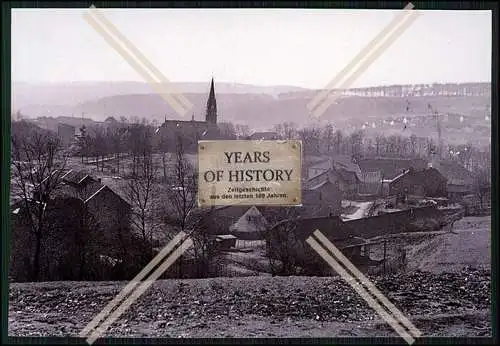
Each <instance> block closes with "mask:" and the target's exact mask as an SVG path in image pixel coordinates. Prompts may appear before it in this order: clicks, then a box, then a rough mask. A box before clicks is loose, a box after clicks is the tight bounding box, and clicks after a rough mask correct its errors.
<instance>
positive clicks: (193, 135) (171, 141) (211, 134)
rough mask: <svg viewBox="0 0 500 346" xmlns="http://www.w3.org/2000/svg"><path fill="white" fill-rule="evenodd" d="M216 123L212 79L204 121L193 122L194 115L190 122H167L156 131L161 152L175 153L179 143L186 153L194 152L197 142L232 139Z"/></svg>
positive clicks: (215, 104) (215, 105)
mask: <svg viewBox="0 0 500 346" xmlns="http://www.w3.org/2000/svg"><path fill="white" fill-rule="evenodd" d="M221 125H223V124H219V123H217V100H216V97H215V87H214V79H213V78H212V82H211V85H210V93H209V95H208V100H207V106H206V113H205V121H198V120H194V114H193V117H192V118H191V120H190V121H189V120H188V121H185V120H167V119H165V121H164V123H163V124H162V125H161V126H160V128H159V129H158V132H159V133H158V134H159V136H158V137H157V138H159V140H160V143H159V147H160V149H161V150H162V151H166V152H172V151H175V148H176V145H177V143H178V142H179V141H181V143H182V146H183V148H184V150H185V151H187V152H196V151H197V144H198V141H199V140H220V139H232V138H229V137H231V136H228V134H227V133H226V132H225V131H224V130H223V128H221Z"/></svg>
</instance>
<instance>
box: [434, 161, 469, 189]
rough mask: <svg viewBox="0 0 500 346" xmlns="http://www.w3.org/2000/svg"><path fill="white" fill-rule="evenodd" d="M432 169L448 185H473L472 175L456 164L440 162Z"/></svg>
mask: <svg viewBox="0 0 500 346" xmlns="http://www.w3.org/2000/svg"><path fill="white" fill-rule="evenodd" d="M433 168H436V169H437V170H438V171H439V172H440V173H441V174H442V175H443V176H444V177H445V178H446V179H447V180H448V183H449V184H454V185H471V184H473V183H474V174H473V173H472V172H471V171H469V170H467V169H466V168H465V167H464V166H462V165H460V164H458V163H457V162H454V161H444V160H442V161H439V162H438V163H437V165H436V167H433Z"/></svg>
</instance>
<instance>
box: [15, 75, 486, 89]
mask: <svg viewBox="0 0 500 346" xmlns="http://www.w3.org/2000/svg"><path fill="white" fill-rule="evenodd" d="M214 81H215V84H232V85H242V86H251V87H260V88H271V87H288V88H297V89H304V91H307V90H322V89H324V88H312V87H306V86H299V85H293V84H279V83H277V84H252V83H242V82H230V81H225V80H219V81H217V79H215V78H214ZM14 83H18V84H28V85H33V86H34V85H47V84H52V85H64V84H73V83H75V84H92V83H108V84H120V83H134V84H142V85H146V84H148V83H146V82H143V81H138V80H112V81H109V80H75V81H36V82H29V81H22V80H11V86H12V84H14ZM171 83H176V84H205V83H210V80H207V81H172V82H171ZM157 84H161V83H157ZM447 84H491V80H490V81H477V80H476V81H460V82H457V81H453V82H452V81H446V82H443V81H439V82H428V83H406V84H400V83H399V84H396V83H393V84H378V85H370V86H368V85H367V86H359V87H351V88H347V89H346V90H355V89H369V88H384V87H393V86H418V85H431V86H432V85H447Z"/></svg>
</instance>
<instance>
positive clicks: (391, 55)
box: [11, 9, 492, 88]
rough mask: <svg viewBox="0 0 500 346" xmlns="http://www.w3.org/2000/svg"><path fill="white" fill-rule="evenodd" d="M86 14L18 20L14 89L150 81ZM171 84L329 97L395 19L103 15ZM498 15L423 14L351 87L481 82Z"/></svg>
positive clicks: (184, 12)
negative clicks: (326, 91) (307, 91)
mask: <svg viewBox="0 0 500 346" xmlns="http://www.w3.org/2000/svg"><path fill="white" fill-rule="evenodd" d="M84 11H85V10H83V9H64V10H59V9H55V10H54V9H53V10H40V9H29V10H26V9H23V10H13V14H12V41H11V42H12V79H13V80H16V81H26V82H67V81H110V80H112V81H143V79H142V78H141V76H140V75H139V74H138V73H137V72H136V71H135V70H134V69H133V68H132V67H130V66H129V65H128V63H127V62H126V61H125V60H124V59H123V58H122V57H121V56H120V55H119V54H118V53H116V52H115V51H114V50H113V48H111V47H110V46H109V45H108V43H106V41H104V39H103V38H102V37H101V36H100V35H99V34H98V33H97V32H96V31H95V30H94V29H93V28H92V27H91V26H90V25H89V24H88V23H87V22H86V21H85V20H84V19H83V16H82V15H83V13H84ZM103 11H104V13H105V15H106V17H107V18H108V19H109V20H110V21H111V22H112V23H114V24H115V25H116V26H117V27H118V29H119V30H120V31H121V32H122V33H123V34H124V35H125V36H126V37H127V38H128V39H129V40H130V41H132V42H133V43H134V45H135V46H137V48H139V50H140V51H141V52H142V53H143V54H144V55H145V56H146V57H147V58H148V59H149V60H150V61H151V62H152V63H153V64H154V65H155V66H156V67H157V68H158V69H159V70H161V71H162V73H163V74H164V75H165V76H166V77H167V78H168V79H169V80H171V81H177V82H206V81H207V80H209V79H210V78H211V76H212V75H213V76H214V77H215V78H216V80H217V81H219V82H235V83H248V84H257V85H277V84H279V85H295V86H302V87H308V88H323V87H324V86H325V85H326V84H328V82H330V80H331V79H332V78H333V77H334V75H335V74H336V73H338V72H339V71H340V70H342V69H343V68H344V67H345V65H346V64H348V63H349V61H350V60H351V59H353V58H354V57H355V56H356V54H357V53H358V52H359V51H360V50H361V49H362V48H363V47H364V46H365V45H367V44H368V43H369V42H370V41H371V40H372V39H373V38H374V37H375V36H376V35H377V34H378V33H379V32H380V31H381V30H382V29H383V28H384V27H385V26H386V25H387V24H388V23H389V22H390V21H391V20H392V19H393V17H394V16H395V15H396V13H397V12H396V11H372V10H356V11H354V10H278V9H276V10H274V9H241V10H232V9H199V10H192V9H176V10H159V9H154V10H151V9H149V10H147V9H144V10H137V9H127V10H103ZM491 42H492V37H491V12H490V11H423V12H422V15H421V16H420V17H419V18H418V19H417V20H416V21H415V22H414V23H413V24H412V25H411V26H410V27H409V28H408V29H407V30H406V31H405V32H404V33H403V34H402V35H401V36H400V37H399V38H398V39H397V41H396V42H395V43H394V44H393V45H391V46H390V47H389V49H388V50H387V51H386V52H385V53H384V54H383V55H382V56H381V57H380V58H378V59H377V60H376V61H375V62H374V63H373V64H372V65H371V66H370V67H369V68H368V70H367V71H366V72H365V73H364V74H363V75H362V76H360V77H359V78H358V80H357V81H356V82H355V83H354V85H353V87H361V86H371V85H386V84H416V83H433V82H483V81H488V82H489V81H490V76H491Z"/></svg>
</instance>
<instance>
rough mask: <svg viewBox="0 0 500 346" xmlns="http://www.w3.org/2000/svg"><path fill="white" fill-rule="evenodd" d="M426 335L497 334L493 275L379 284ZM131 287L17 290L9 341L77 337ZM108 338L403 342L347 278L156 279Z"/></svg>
mask: <svg viewBox="0 0 500 346" xmlns="http://www.w3.org/2000/svg"><path fill="white" fill-rule="evenodd" d="M373 280H374V282H375V284H376V285H377V287H378V288H379V289H380V290H381V291H382V292H383V293H384V294H386V295H387V297H388V298H389V299H390V300H391V301H392V302H393V303H394V304H395V305H396V306H397V307H398V308H399V309H400V310H401V311H402V312H403V313H404V314H405V315H406V316H407V317H408V318H409V319H410V320H411V321H412V322H413V323H414V324H415V325H416V326H417V328H419V329H420V330H421V331H422V333H423V335H425V336H489V335H490V334H491V323H490V312H489V311H490V310H489V308H490V304H491V300H490V275H489V272H487V271H476V270H471V269H466V270H463V271H461V272H459V273H453V274H439V275H438V274H431V273H425V272H414V273H411V274H406V276H403V275H399V276H390V277H386V278H385V279H379V280H377V279H376V278H373ZM125 284H126V283H124V282H120V283H116V282H100V283H89V282H53V283H38V284H33V283H24V284H12V285H11V287H10V292H9V302H10V305H9V335H15V336H77V334H78V333H79V332H80V331H81V329H83V327H84V326H85V325H86V324H87V323H88V322H89V321H90V320H92V318H94V316H95V315H96V314H97V313H98V312H99V311H100V310H101V309H102V308H103V307H104V306H105V305H106V304H107V302H109V301H110V300H111V299H112V298H113V296H115V295H116V294H117V293H118V292H119V291H120V290H121V288H122V287H123V286H124V285H125ZM107 335H110V336H130V337H139V336H144V337H334V336H391V335H392V336H396V335H397V334H396V333H395V332H394V331H393V330H392V328H391V327H390V326H388V325H387V324H385V323H384V322H383V321H382V320H381V319H380V318H379V317H378V315H377V314H376V313H375V312H374V311H373V310H371V309H370V308H369V307H368V305H367V304H366V303H365V302H364V301H363V300H362V298H360V297H359V296H358V295H357V294H356V293H355V292H354V290H353V289H352V288H351V287H350V286H348V285H347V284H346V283H345V282H344V281H342V279H340V278H338V277H251V278H250V277H249V278H215V279H199V280H164V281H160V282H156V283H154V284H153V285H152V287H151V288H150V289H149V290H148V291H147V292H146V293H145V294H144V296H143V297H141V298H140V299H139V300H138V301H137V302H136V303H134V304H133V305H132V306H131V308H130V309H129V310H128V311H127V312H126V313H125V314H124V315H123V316H122V317H121V318H120V319H119V320H117V321H116V322H115V323H114V324H113V325H112V327H111V328H110V330H109V331H108V333H107Z"/></svg>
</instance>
